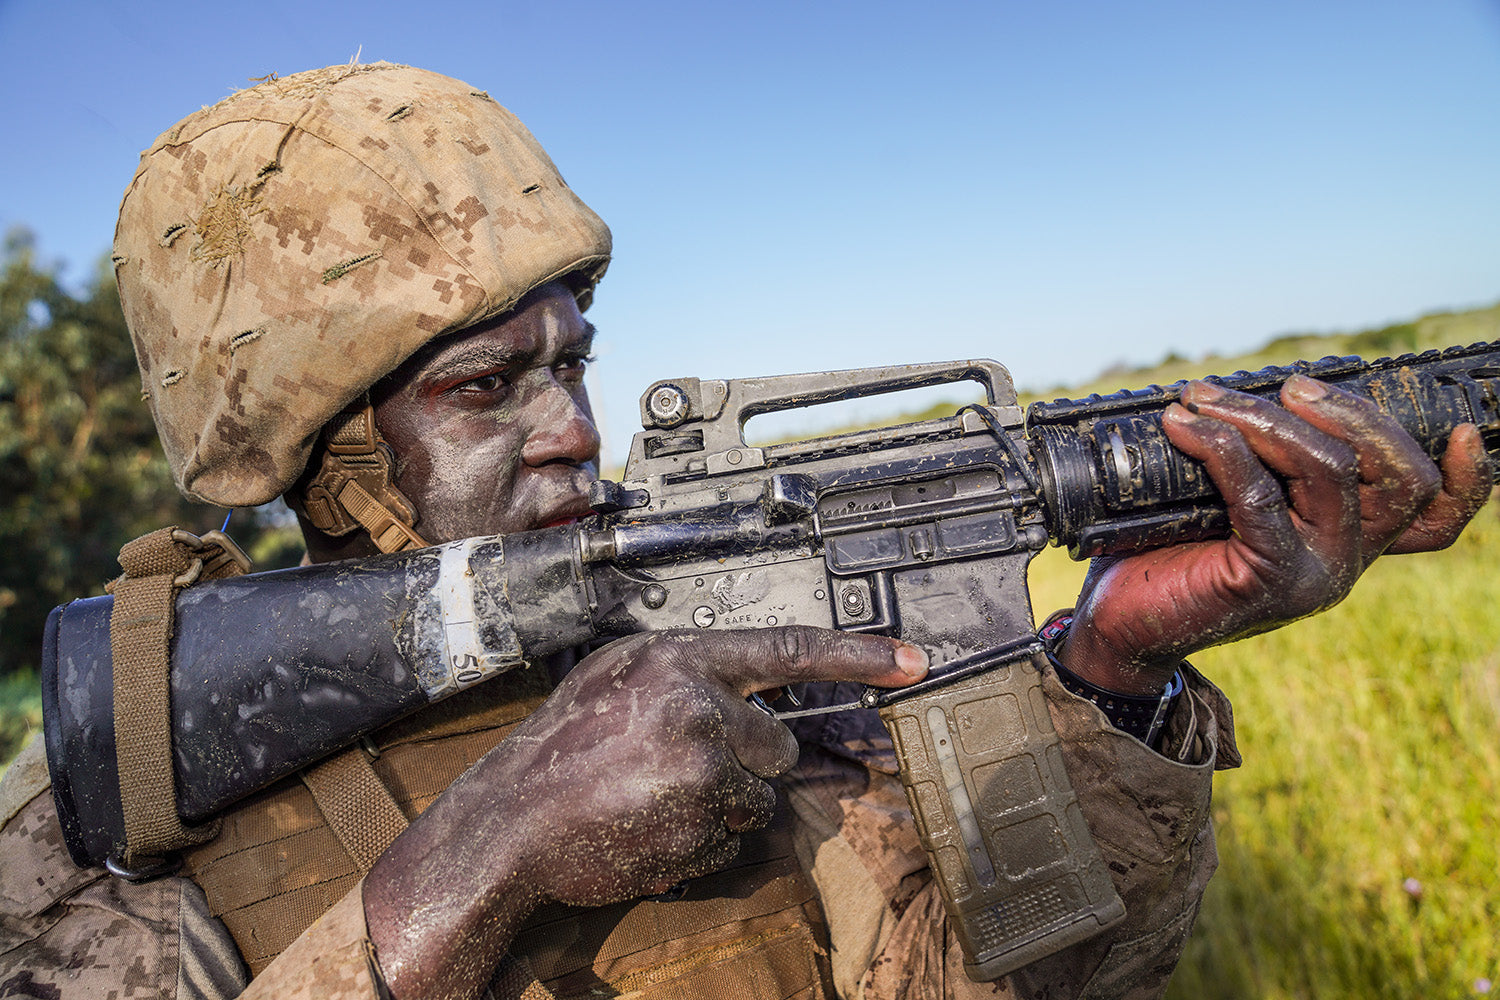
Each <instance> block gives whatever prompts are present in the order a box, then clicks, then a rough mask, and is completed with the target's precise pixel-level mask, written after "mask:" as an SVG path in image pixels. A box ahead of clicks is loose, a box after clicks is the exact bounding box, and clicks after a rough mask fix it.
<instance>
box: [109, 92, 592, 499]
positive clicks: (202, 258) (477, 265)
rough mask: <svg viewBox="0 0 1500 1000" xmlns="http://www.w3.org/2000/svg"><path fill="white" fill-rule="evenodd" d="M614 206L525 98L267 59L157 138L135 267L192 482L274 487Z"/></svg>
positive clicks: (572, 246)
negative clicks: (579, 178) (519, 101)
mask: <svg viewBox="0 0 1500 1000" xmlns="http://www.w3.org/2000/svg"><path fill="white" fill-rule="evenodd" d="M609 253H610V234H609V229H608V228H607V227H606V226H605V225H604V223H603V222H602V221H601V220H600V219H599V217H598V216H596V215H595V214H594V213H593V212H592V211H590V210H589V208H588V206H586V205H584V204H583V202H582V201H580V200H579V199H578V197H577V196H576V195H575V194H573V192H572V191H571V190H569V188H568V186H567V185H566V184H565V183H564V182H563V179H562V177H561V176H560V175H559V174H558V172H557V168H556V167H554V166H553V164H552V161H551V160H550V159H549V158H548V157H547V154H546V152H545V151H544V150H543V149H542V148H541V146H540V145H538V143H537V141H536V140H535V139H534V138H532V135H531V133H530V132H528V131H527V130H526V128H525V126H523V125H522V124H521V123H520V122H519V121H518V120H517V119H516V117H515V116H514V115H512V114H511V113H510V112H509V111H507V110H505V109H504V108H502V107H501V106H500V105H499V104H497V103H495V101H494V100H492V99H491V98H490V97H489V95H488V94H486V93H484V92H483V91H479V90H476V89H474V88H473V87H470V86H469V85H468V84H465V83H461V82H459V81H458V80H453V79H450V78H449V77H445V76H440V75H438V74H436V73H429V72H426V71H424V70H419V69H413V68H410V67H405V66H396V65H392V64H389V63H376V64H372V65H356V64H350V65H345V66H332V67H329V68H327V69H321V70H313V71H311V72H307V73H298V74H296V75H294V76H288V77H284V78H279V79H278V78H275V77H271V78H268V79H266V80H264V81H262V82H261V83H259V84H258V85H257V86H254V87H251V88H250V89H248V90H243V91H240V92H238V93H236V94H232V95H231V96H229V97H227V98H225V99H224V100H222V101H220V102H219V103H218V104H215V105H214V106H212V107H210V108H206V109H204V110H202V111H200V112H198V113H196V114H194V115H191V116H189V117H188V118H186V119H184V120H183V121H182V122H180V123H179V124H178V125H176V126H175V127H173V128H172V129H170V130H168V131H167V132H165V133H163V134H162V135H161V136H160V137H159V138H158V139H157V140H156V142H155V143H154V144H153V145H152V146H151V148H150V149H148V150H147V151H146V152H145V153H143V154H142V156H141V165H140V169H139V170H138V171H137V172H136V175H135V179H134V180H133V181H132V182H131V185H130V187H129V188H128V189H127V190H126V192H125V197H124V200H123V201H122V203H121V206H120V220H119V224H118V227H117V228H116V230H115V244H114V262H115V274H116V277H117V279H118V282H119V287H120V299H121V302H122V303H123V305H124V308H125V317H126V320H127V322H128V323H129V325H130V331H131V336H132V338H133V339H134V342H135V352H136V359H137V361H138V362H139V364H140V369H141V381H142V393H143V395H144V397H145V398H146V399H147V400H148V401H149V403H150V406H151V412H152V414H153V416H154V417H155V419H156V425H157V429H158V431H159V432H160V434H161V439H162V444H163V445H164V447H165V449H166V453H167V458H168V461H169V462H170V463H171V465H172V471H173V475H174V477H175V478H176V481H177V486H178V488H179V489H180V490H181V491H182V492H183V493H184V494H185V495H187V496H189V497H192V498H194V499H197V500H203V501H206V502H209V503H213V504H218V505H221V506H231V507H238V506H250V505H254V504H260V503H265V502H267V501H269V500H271V499H273V498H275V497H276V496H277V495H279V494H281V493H283V492H285V491H286V490H287V489H288V488H289V487H291V486H292V484H293V483H294V482H296V480H297V478H298V477H299V476H300V475H301V474H302V471H303V468H304V466H306V465H307V462H308V457H309V455H310V453H311V451H312V448H313V446H314V444H315V443H316V442H317V440H318V434H319V431H320V430H321V429H322V428H323V426H324V425H325V424H327V423H328V422H329V421H330V419H331V418H333V417H334V416H335V415H336V414H338V413H339V412H340V410H341V409H343V407H344V406H345V405H346V404H349V403H350V402H351V401H353V400H356V399H358V398H359V397H360V396H361V395H362V394H363V393H364V392H365V391H366V390H367V389H368V388H369V387H370V386H371V385H373V384H374V383H375V382H376V381H377V380H378V379H379V378H380V377H381V376H383V375H385V374H387V373H388V372H390V371H391V370H392V369H394V368H395V367H396V366H397V365H398V364H400V363H401V362H402V361H403V360H405V359H406V358H407V357H408V356H410V355H411V354H412V352H414V351H415V350H416V349H417V348H419V347H421V346H422V345H423V344H424V343H426V342H427V341H429V340H431V339H432V338H434V337H436V336H439V335H440V334H443V333H447V332H450V331H454V330H458V329H462V328H464V327H467V326H471V325H473V324H475V323H478V322H481V321H483V320H486V319H489V318H491V317H494V316H497V315H499V314H501V313H504V312H505V311H507V310H508V309H510V308H511V307H513V306H514V305H515V304H516V302H517V301H518V300H519V299H521V298H522V296H524V295H525V294H526V293H527V292H529V291H531V290H532V289H535V288H537V287H538V286H540V285H543V284H545V283H546V282H548V281H552V280H556V279H562V280H564V281H567V282H568V283H569V284H570V286H571V287H572V289H573V291H574V294H575V295H576V296H577V297H578V300H579V305H580V306H581V307H583V308H587V306H588V303H589V299H590V297H591V296H592V292H593V287H594V284H595V282H597V281H598V280H599V278H600V277H601V276H602V275H603V273H604V269H605V267H606V266H607V265H608V263H609Z"/></svg>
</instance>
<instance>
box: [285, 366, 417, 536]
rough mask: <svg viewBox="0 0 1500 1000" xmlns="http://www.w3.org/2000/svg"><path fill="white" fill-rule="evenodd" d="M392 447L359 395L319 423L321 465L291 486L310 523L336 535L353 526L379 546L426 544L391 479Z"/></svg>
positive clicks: (365, 399)
mask: <svg viewBox="0 0 1500 1000" xmlns="http://www.w3.org/2000/svg"><path fill="white" fill-rule="evenodd" d="M395 466H396V456H395V453H394V452H392V451H391V446H390V445H388V444H386V443H385V441H384V439H382V438H381V436H380V431H378V430H377V429H376V428H375V408H374V407H373V406H371V405H370V398H369V396H368V394H366V395H363V396H360V397H359V398H358V399H356V400H355V401H354V402H353V403H350V404H349V405H348V406H346V407H345V408H344V409H343V410H342V411H340V412H339V414H338V415H337V416H335V417H334V418H333V419H332V420H330V421H329V422H328V425H327V426H326V427H324V428H323V435H322V466H321V467H320V468H319V469H318V472H317V474H316V475H314V476H313V477H312V478H311V479H309V480H307V481H306V485H304V486H303V487H302V488H301V489H300V490H297V491H295V493H296V497H295V499H296V500H297V501H298V505H299V506H300V507H301V508H302V514H303V516H305V517H306V518H307V520H308V521H309V522H310V523H311V524H312V526H313V527H315V528H317V529H318V530H319V531H321V532H323V533H324V534H326V535H332V536H333V537H335V538H338V537H341V536H343V535H347V534H349V532H351V531H354V530H356V529H358V528H364V529H365V530H366V531H368V532H369V533H370V538H372V539H373V540H374V542H375V545H376V547H377V548H379V549H380V551H381V552H404V551H406V550H407V549H420V548H425V547H426V546H427V545H428V543H427V542H426V541H425V540H423V538H422V536H421V535H419V534H417V533H416V532H415V531H413V530H412V526H413V525H414V524H416V523H417V512H416V508H415V507H413V506H412V503H411V501H410V500H408V499H406V497H404V496H402V495H401V491H400V490H398V489H396V486H395V483H394V482H393V479H394V474H395Z"/></svg>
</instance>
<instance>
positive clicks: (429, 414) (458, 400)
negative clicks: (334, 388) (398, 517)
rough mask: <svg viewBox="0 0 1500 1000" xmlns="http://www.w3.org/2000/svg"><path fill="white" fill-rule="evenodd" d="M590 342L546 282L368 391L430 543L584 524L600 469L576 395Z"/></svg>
mask: <svg viewBox="0 0 1500 1000" xmlns="http://www.w3.org/2000/svg"><path fill="white" fill-rule="evenodd" d="M593 332H594V331H593V327H592V326H590V325H589V324H588V323H587V322H585V321H584V319H583V317H582V315H580V314H579V312H578V306H577V304H576V303H575V302H574V300H573V296H572V294H571V293H570V292H569V291H568V290H567V288H565V287H564V286H563V285H561V284H558V283H555V282H554V283H552V284H549V285H545V286H543V287H542V288H540V289H538V290H537V291H535V292H533V293H532V294H531V295H529V296H527V297H526V298H525V299H523V300H522V301H521V303H520V305H518V306H517V307H516V309H514V310H512V311H511V312H509V313H507V314H506V315H504V316H502V317H500V318H499V319H497V320H492V321H490V322H488V323H484V324H480V325H479V326H476V327H471V328H470V329H468V330H465V331H462V332H460V333H458V334H455V335H453V336H451V337H443V338H440V339H439V340H436V341H434V342H433V343H431V344H428V345H427V346H426V347H425V348H423V349H422V350H421V351H419V352H417V354H415V355H414V356H413V357H411V358H410V359H409V360H407V362H406V363H405V364H403V365H402V366H401V367H400V368H397V369H396V370H395V371H394V372H392V373H391V374H390V375H388V376H387V377H386V378H385V379H384V380H382V381H381V383H380V384H379V385H378V386H376V388H375V390H374V391H373V392H374V395H373V399H374V404H375V422H376V424H377V426H379V428H380V432H381V434H382V435H384V437H385V439H386V441H388V442H389V443H390V445H391V447H392V448H393V449H395V452H396V458H397V469H398V473H397V477H396V485H397V487H398V488H399V489H400V490H401V492H402V493H404V494H406V496H407V498H408V499H410V500H411V501H412V502H413V503H414V504H416V507H417V511H418V513H419V515H420V518H419V520H418V522H417V526H416V528H417V531H418V532H419V533H420V534H421V535H422V536H423V537H424V538H425V539H426V540H427V541H429V542H431V543H434V544H436V543H439V542H446V541H452V540H454V539H457V538H470V537H473V536H475V535H489V534H498V533H501V532H508V531H523V530H526V529H530V528H541V527H547V526H549V525H553V524H560V523H566V522H567V521H570V520H572V519H574V518H578V517H581V516H583V515H584V514H587V513H588V502H587V494H588V485H589V483H590V482H591V481H592V480H593V479H594V478H595V476H596V475H597V471H596V467H597V462H598V457H599V434H598V431H597V430H596V429H595V427H594V418H593V414H592V412H591V411H590V409H589V400H588V394H587V392H585V390H584V387H583V372H584V368H585V365H586V363H587V360H588V353H589V349H590V346H591V342H592V340H593Z"/></svg>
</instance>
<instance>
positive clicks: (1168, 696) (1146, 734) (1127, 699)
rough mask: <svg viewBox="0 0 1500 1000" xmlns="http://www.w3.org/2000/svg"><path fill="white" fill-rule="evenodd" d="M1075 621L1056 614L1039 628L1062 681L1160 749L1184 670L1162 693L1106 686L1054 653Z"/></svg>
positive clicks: (1117, 725) (1122, 728)
mask: <svg viewBox="0 0 1500 1000" xmlns="http://www.w3.org/2000/svg"><path fill="white" fill-rule="evenodd" d="M1072 624H1073V619H1072V618H1067V617H1063V618H1055V619H1053V620H1052V621H1049V622H1048V623H1047V624H1046V625H1043V626H1042V628H1041V629H1040V630H1038V632H1037V635H1038V637H1040V638H1041V640H1042V645H1043V646H1044V647H1045V648H1046V650H1047V659H1048V660H1049V661H1050V662H1051V663H1052V669H1053V670H1054V671H1056V672H1057V679H1058V681H1059V682H1061V684H1062V686H1063V687H1065V688H1067V689H1068V690H1069V691H1071V692H1073V693H1074V694H1076V695H1078V697H1080V698H1083V699H1085V700H1087V701H1090V702H1092V703H1093V704H1094V705H1095V706H1096V707H1098V709H1099V710H1100V711H1101V712H1103V713H1104V717H1105V718H1106V719H1108V720H1109V724H1110V725H1112V726H1114V727H1115V728H1116V729H1118V730H1120V731H1121V732H1125V733H1129V734H1130V735H1131V736H1134V737H1135V738H1136V739H1138V740H1140V741H1141V742H1142V743H1144V744H1146V745H1147V746H1148V747H1151V748H1152V749H1153V750H1154V749H1156V744H1157V740H1158V739H1159V738H1160V736H1161V731H1162V729H1163V728H1164V727H1165V726H1166V723H1167V712H1168V711H1169V710H1170V709H1171V707H1172V701H1173V699H1175V698H1176V697H1177V696H1178V695H1179V694H1181V693H1182V686H1183V681H1182V671H1181V670H1178V671H1176V672H1175V673H1173V674H1172V679H1171V680H1170V681H1168V682H1167V685H1166V687H1164V688H1163V689H1162V692H1161V694H1147V695H1139V694H1121V693H1120V692H1118V691H1111V690H1109V689H1108V688H1102V687H1100V686H1099V685H1097V684H1093V683H1091V682H1089V681H1086V680H1084V679H1083V678H1082V677H1079V676H1078V675H1077V674H1075V673H1073V671H1071V670H1069V669H1068V668H1067V667H1065V666H1063V665H1062V664H1061V663H1059V662H1058V660H1057V657H1056V656H1054V655H1053V650H1054V649H1055V648H1056V647H1057V644H1058V643H1059V642H1061V641H1062V640H1063V637H1064V636H1066V635H1067V634H1068V626H1070V625H1072Z"/></svg>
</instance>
